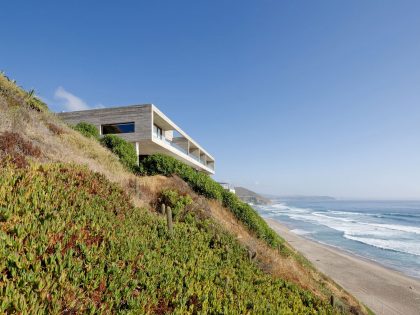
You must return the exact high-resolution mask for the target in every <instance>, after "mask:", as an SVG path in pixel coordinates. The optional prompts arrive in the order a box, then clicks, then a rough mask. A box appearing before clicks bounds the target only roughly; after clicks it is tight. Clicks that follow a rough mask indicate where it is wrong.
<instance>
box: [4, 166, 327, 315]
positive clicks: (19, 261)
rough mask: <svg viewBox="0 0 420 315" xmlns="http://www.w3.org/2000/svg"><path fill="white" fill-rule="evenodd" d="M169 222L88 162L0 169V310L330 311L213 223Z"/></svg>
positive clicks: (43, 311)
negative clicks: (262, 265) (169, 225)
mask: <svg viewBox="0 0 420 315" xmlns="http://www.w3.org/2000/svg"><path fill="white" fill-rule="evenodd" d="M166 195H170V194H166ZM184 197H185V196H184ZM169 198H172V197H169ZM179 198H180V196H178V197H174V200H175V203H177V202H178V201H179ZM183 204H186V202H183ZM165 225H166V224H165V220H164V217H163V216H158V215H154V214H152V213H150V212H149V211H147V210H145V209H139V208H135V207H133V205H132V204H131V203H130V200H129V197H128V196H127V195H126V194H125V193H124V191H122V190H121V188H119V186H118V185H116V184H113V183H110V182H109V181H108V180H106V178H105V177H104V176H103V175H100V174H98V173H93V172H91V171H88V170H87V169H86V168H85V167H81V166H76V165H63V164H46V165H37V164H31V165H30V166H28V167H27V168H26V169H22V168H17V167H16V166H14V165H11V164H6V165H4V166H3V167H0V240H1V242H0V297H1V298H0V313H25V314H27V313H30V314H36V313H55V314H57V313H65V314H73V313H127V314H139V313H140V314H143V313H155V314H156V313H157V314H164V313H175V314H192V313H203V314H205V313H212V314H215V313H218V314H222V313H224V314H239V313H241V314H244V313H256V314H262V313H265V314H327V313H328V314H329V313H333V312H334V310H333V309H332V308H331V307H330V306H329V305H328V304H327V303H325V302H323V301H321V300H319V299H318V298H316V297H314V296H313V295H312V294H310V293H309V292H307V291H305V290H302V289H300V288H298V287H297V286H295V285H293V284H290V283H287V282H284V281H282V280H279V279H274V278H273V277H271V276H269V275H267V274H265V273H264V272H262V271H261V270H260V269H259V268H258V267H257V266H256V265H254V264H253V263H252V262H250V261H249V259H248V258H247V253H246V250H245V249H244V248H242V247H241V246H240V245H239V244H238V243H237V242H236V241H235V240H234V239H233V237H232V236H229V235H228V234H226V233H224V232H222V231H221V230H220V229H219V228H217V226H215V224H214V222H212V221H210V220H203V221H199V220H197V219H194V218H193V219H192V220H191V217H190V220H188V222H187V221H186V220H185V221H179V220H178V222H176V223H175V225H174V234H173V237H172V238H169V237H168V234H167V231H166V226H165Z"/></svg>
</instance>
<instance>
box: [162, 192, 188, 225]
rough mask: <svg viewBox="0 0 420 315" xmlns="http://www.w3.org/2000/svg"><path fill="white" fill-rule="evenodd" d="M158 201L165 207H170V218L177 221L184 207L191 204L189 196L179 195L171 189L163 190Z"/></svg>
mask: <svg viewBox="0 0 420 315" xmlns="http://www.w3.org/2000/svg"><path fill="white" fill-rule="evenodd" d="M160 200H161V202H162V203H163V204H165V205H166V206H169V207H171V210H172V217H173V218H174V220H177V219H178V217H179V216H180V215H181V212H183V211H184V209H185V207H186V206H188V205H190V204H191V203H192V199H191V197H190V196H189V195H181V194H179V193H178V192H177V191H175V190H172V189H165V190H163V191H162V192H161V196H160Z"/></svg>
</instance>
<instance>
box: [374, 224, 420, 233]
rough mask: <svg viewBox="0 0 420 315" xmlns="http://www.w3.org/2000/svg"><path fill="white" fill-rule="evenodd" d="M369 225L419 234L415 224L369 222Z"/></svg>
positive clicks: (419, 231) (419, 229)
mask: <svg viewBox="0 0 420 315" xmlns="http://www.w3.org/2000/svg"><path fill="white" fill-rule="evenodd" d="M370 225H372V226H376V227H380V228H386V229H390V230H395V231H402V232H407V233H414V234H420V228H419V227H415V226H409V225H400V224H370Z"/></svg>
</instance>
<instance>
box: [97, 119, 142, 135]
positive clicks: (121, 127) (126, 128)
mask: <svg viewBox="0 0 420 315" xmlns="http://www.w3.org/2000/svg"><path fill="white" fill-rule="evenodd" d="M130 132H134V123H133V122H129V123H121V124H110V125H102V134H103V135H107V134H116V133H130Z"/></svg>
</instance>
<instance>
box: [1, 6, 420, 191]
mask: <svg viewBox="0 0 420 315" xmlns="http://www.w3.org/2000/svg"><path fill="white" fill-rule="evenodd" d="M0 27H1V29H2V36H1V39H0V43H1V49H0V69H2V70H4V71H5V72H6V73H7V74H8V75H9V76H10V77H12V78H14V79H16V80H18V82H19V83H20V84H21V85H22V86H24V87H25V88H35V90H36V91H37V93H38V94H39V95H40V96H41V97H42V98H44V99H45V100H47V101H48V103H49V105H50V107H51V109H53V110H57V111H59V110H63V109H66V108H67V109H68V108H85V107H97V106H115V105H128V104H139V103H153V104H155V105H157V106H158V107H159V108H160V109H161V110H162V111H164V112H165V113H166V114H167V115H168V116H169V117H171V118H172V119H173V120H174V121H175V122H176V123H178V124H179V125H180V126H181V127H182V128H183V129H184V130H185V131H187V132H188V133H189V134H190V135H191V136H192V137H193V138H195V139H196V140H197V141H198V142H199V143H201V144H202V145H203V146H204V147H205V148H207V149H208V151H209V152H210V153H212V154H213V155H214V156H215V157H216V160H217V165H216V167H217V175H216V179H218V180H224V181H230V182H232V183H234V184H236V185H243V186H246V187H248V188H251V189H254V190H256V191H259V192H265V193H271V194H282V195H289V194H303V195H331V196H335V197H339V198H374V199H378V198H379V199H407V198H409V199H420V2H418V1H389V0H381V1H379V0H378V1H274V0H272V1H268V0H262V1H244V0H240V1H239V0H238V1H234V0H230V1H213V0H212V1H197V0H194V1H193V0H192V1H183V0H178V1H169V0H168V1H159V0H158V1H118V2H116V1H66V2H64V1H42V2H38V1H37V2H35V1H7V2H6V3H4V4H2V8H1V10H0Z"/></svg>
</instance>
